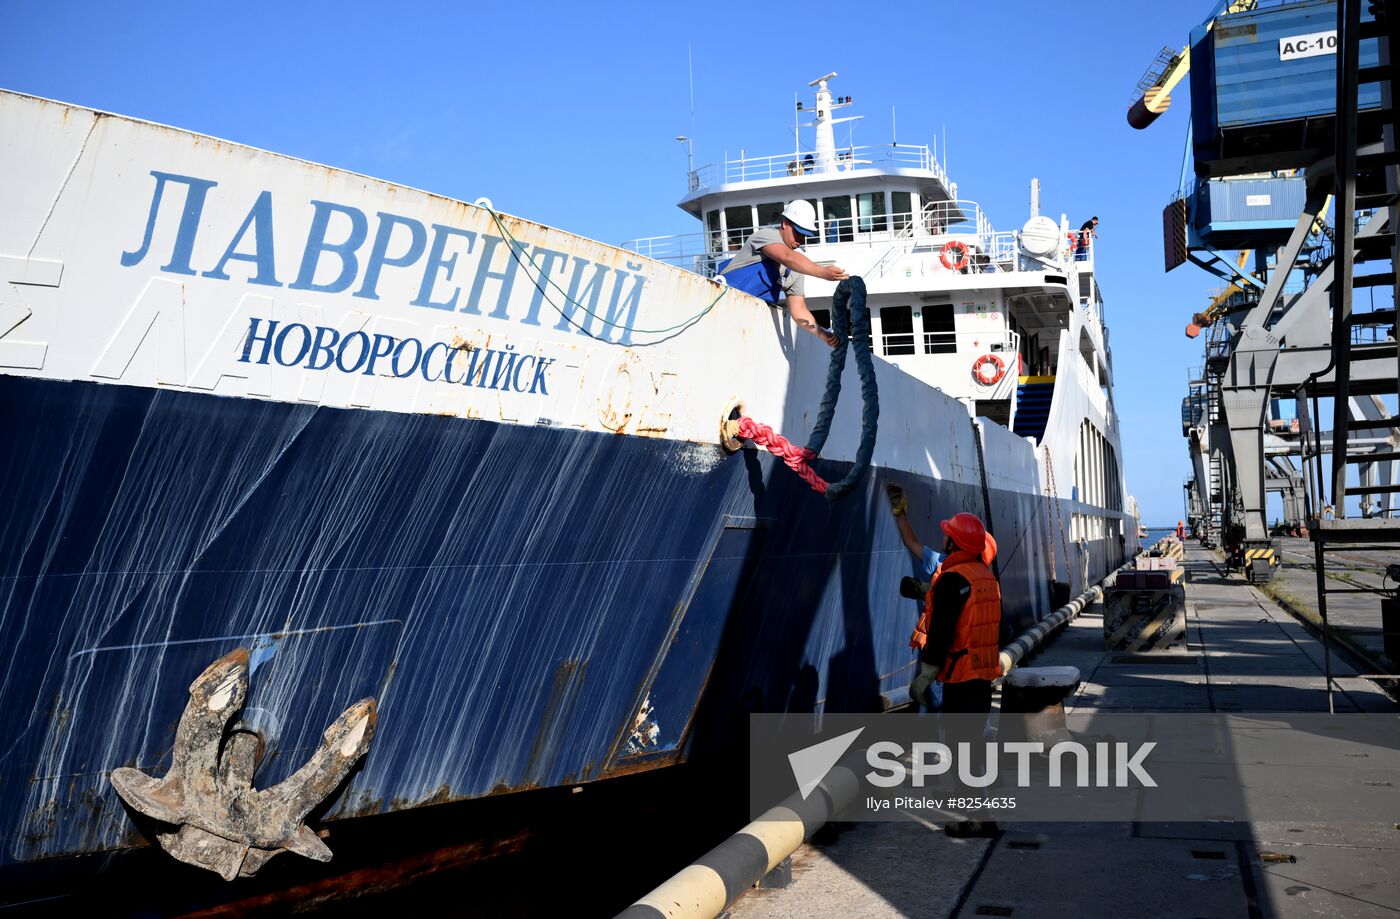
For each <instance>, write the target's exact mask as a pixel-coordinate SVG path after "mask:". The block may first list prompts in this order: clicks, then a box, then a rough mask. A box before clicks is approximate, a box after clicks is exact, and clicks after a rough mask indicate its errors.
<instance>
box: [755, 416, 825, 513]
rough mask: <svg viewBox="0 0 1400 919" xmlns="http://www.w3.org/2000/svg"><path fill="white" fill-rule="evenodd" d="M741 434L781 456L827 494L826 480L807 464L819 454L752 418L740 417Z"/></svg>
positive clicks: (811, 484)
mask: <svg viewBox="0 0 1400 919" xmlns="http://www.w3.org/2000/svg"><path fill="white" fill-rule="evenodd" d="M739 436H740V437H742V438H743V439H744V440H751V441H753V442H754V443H756V444H758V445H759V446H760V447H764V448H765V449H767V450H768V452H769V453H772V454H774V455H775V456H778V457H781V458H782V461H783V462H784V463H786V464H787V466H788V468H789V469H791V470H792V471H793V472H795V473H797V474H798V475H799V476H800V477H801V478H802V481H804V482H806V483H807V484H808V485H810V486H812V489H813V490H814V491H816V493H817V494H819V495H825V494H826V480H825V479H823V478H822V477H821V476H819V475H817V473H816V472H815V471H814V470H813V469H812V467H811V466H809V465H807V463H808V462H809V461H810V460H814V459H816V458H817V455H816V454H815V453H813V452H812V451H811V450H808V449H807V448H806V447H799V446H797V445H796V444H794V443H793V442H792V441H790V440H788V439H787V438H786V437H784V436H783V435H781V434H779V433H778V432H777V431H775V430H773V429H772V428H770V427H769V426H768V425H766V424H763V423H762V422H760V421H754V420H753V419H752V418H740V419H739Z"/></svg>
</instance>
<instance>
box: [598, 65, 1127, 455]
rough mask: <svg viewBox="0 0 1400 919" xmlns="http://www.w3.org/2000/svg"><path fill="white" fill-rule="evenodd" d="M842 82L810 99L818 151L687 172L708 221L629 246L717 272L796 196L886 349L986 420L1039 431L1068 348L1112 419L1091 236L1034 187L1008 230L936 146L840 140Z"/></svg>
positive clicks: (825, 290) (820, 284) (813, 254)
mask: <svg viewBox="0 0 1400 919" xmlns="http://www.w3.org/2000/svg"><path fill="white" fill-rule="evenodd" d="M834 76H835V74H828V75H827V76H825V77H822V78H820V79H818V80H814V81H812V85H813V86H816V87H817V93H816V106H815V108H813V109H804V108H803V106H802V104H801V103H798V116H799V119H800V118H802V117H804V116H807V115H811V116H812V119H813V120H812V121H811V123H809V124H808V125H807V127H812V128H815V143H814V144H813V146H812V147H811V148H810V149H809V150H806V151H804V150H803V149H802V148H801V145H800V144H799V145H798V146H797V147H796V148H794V149H792V150H789V151H786V152H783V153H779V154H773V155H765V156H757V157H754V156H749V155H748V154H747V153H746V152H741V153H740V155H739V157H738V158H737V159H730V158H726V159H724V160H722V161H721V162H718V163H713V164H710V165H706V166H702V167H699V168H694V169H691V170H690V171H689V173H688V183H687V192H686V194H685V196H684V197H682V198H681V200H680V201H679V202H678V206H679V207H680V208H681V209H682V210H684V211H685V212H686V213H688V214H690V215H691V216H693V217H695V218H696V219H697V220H699V221H700V223H701V229H700V230H699V231H697V232H693V233H687V234H678V235H669V236H654V237H648V238H643V239H635V240H631V241H629V242H626V243H624V244H623V245H624V246H625V247H626V248H629V249H632V250H633V251H635V252H637V253H639V254H641V255H645V256H648V257H650V258H655V259H659V260H662V261H668V262H671V263H674V264H677V265H679V266H680V267H683V268H686V269H688V270H691V271H694V272H696V273H699V274H702V275H705V276H707V277H708V276H713V275H714V274H716V273H717V272H718V271H719V269H720V268H721V267H722V266H723V265H724V263H725V262H726V261H727V260H728V259H729V258H731V257H732V256H733V255H734V253H735V252H737V251H738V250H739V248H740V247H741V246H743V244H744V241H745V240H747V239H748V238H749V236H750V235H751V234H752V233H753V232H754V231H755V230H757V229H758V228H760V227H766V226H773V225H776V224H778V223H779V222H780V221H781V217H782V212H783V209H784V207H785V206H786V204H787V203H788V202H790V201H793V200H795V199H802V200H806V201H807V202H809V203H810V204H811V205H812V207H813V209H814V210H815V212H816V215H817V226H816V228H815V229H816V233H815V234H814V235H813V236H812V237H810V238H809V239H808V240H807V244H806V245H805V246H804V247H803V251H804V253H805V254H806V255H807V257H808V258H810V259H811V260H812V261H814V262H816V263H817V264H819V265H831V264H835V265H839V266H840V267H841V268H843V269H845V270H846V271H847V272H848V273H849V274H851V275H859V276H861V277H863V278H864V279H865V283H866V286H867V289H868V292H869V299H868V304H869V307H870V313H871V326H872V334H873V336H874V346H875V352H876V353H877V354H879V355H880V356H881V357H883V358H884V359H886V360H888V361H890V362H891V363H894V364H896V365H897V366H899V367H900V368H901V369H902V370H904V371H905V372H906V373H908V374H910V375H912V376H915V377H917V378H919V379H922V380H924V381H925V382H927V383H929V384H930V385H933V386H935V387H937V388H939V389H941V390H943V391H944V392H945V393H947V394H948V395H951V396H954V397H956V398H959V399H962V400H964V401H965V402H967V404H968V406H969V408H970V409H971V410H972V411H974V412H975V413H976V414H979V415H983V416H985V417H988V418H991V419H992V420H995V421H997V422H999V423H1001V424H1004V425H1006V426H1008V427H1013V429H1014V430H1015V431H1016V432H1017V433H1020V434H1025V435H1026V436H1032V437H1034V438H1036V439H1040V438H1042V437H1043V435H1044V431H1045V426H1046V423H1047V420H1048V416H1049V413H1050V404H1051V400H1052V398H1053V395H1054V391H1055V382H1056V376H1057V374H1058V373H1059V371H1060V367H1061V364H1062V363H1068V362H1067V361H1065V360H1064V359H1063V358H1062V355H1064V356H1069V357H1072V358H1073V359H1074V360H1073V365H1072V366H1069V367H1066V372H1068V373H1069V375H1070V378H1071V379H1073V380H1075V384H1076V387H1077V388H1080V389H1082V390H1084V391H1085V392H1086V394H1087V397H1088V400H1089V401H1090V402H1091V403H1093V404H1095V405H1096V407H1097V408H1098V409H1099V410H1100V412H1101V413H1102V414H1104V415H1106V414H1107V401H1108V395H1107V394H1108V392H1109V390H1110V389H1111V366H1112V365H1111V359H1110V356H1109V352H1108V348H1107V342H1106V335H1105V331H1104V328H1103V323H1102V321H1101V305H1100V304H1101V298H1100V294H1099V290H1098V285H1097V282H1096V279H1095V273H1094V256H1095V251H1094V245H1093V242H1094V241H1093V239H1092V238H1089V239H1081V238H1080V237H1079V234H1078V233H1077V232H1074V231H1072V230H1071V226H1070V224H1069V222H1068V219H1067V218H1066V217H1065V216H1061V217H1060V219H1059V220H1058V221H1056V220H1054V219H1052V218H1050V217H1045V216H1039V204H1038V198H1039V191H1038V189H1039V186H1038V183H1035V184H1034V185H1033V190H1032V200H1033V204H1032V215H1031V220H1030V221H1029V222H1027V223H1026V224H1025V225H1024V226H1022V227H1021V228H1020V229H1019V230H1010V231H1003V230H998V229H996V227H995V226H994V225H993V223H992V221H991V219H990V218H989V217H988V216H987V214H986V213H985V212H984V211H983V209H982V207H981V206H980V205H979V204H978V203H977V202H976V201H973V200H969V199H966V198H963V197H960V196H959V193H958V185H957V183H956V182H954V181H952V179H951V178H949V175H948V170H947V167H946V164H945V163H943V162H940V161H939V159H938V157H937V155H936V152H937V151H936V150H935V149H933V148H931V147H929V146H925V145H918V144H900V143H897V142H894V141H893V140H892V141H891V142H890V143H888V144H880V145H869V146H853V145H849V144H848V145H847V146H845V147H838V146H837V145H836V143H835V132H834V129H833V126H834V125H836V124H839V123H841V122H843V121H852V120H855V118H854V117H852V118H837V117H834V115H833V113H834V112H836V111H838V110H840V109H842V108H844V107H846V106H848V105H850V104H851V97H849V96H835V95H833V94H832V92H831V90H830V88H829V86H828V82H829V80H830V79H831V78H832V77H834ZM856 117H858V116H856ZM799 126H801V125H799ZM800 136H801V135H800V133H799V137H800ZM685 140H687V141H688V138H687V139H685ZM945 156H946V150H945ZM805 287H806V294H807V305H808V307H809V308H810V309H811V310H812V314H813V316H814V317H815V318H816V320H817V321H818V322H819V323H821V324H823V325H827V324H829V321H830V311H829V308H828V307H829V298H830V296H831V295H832V294H833V293H834V291H835V284H834V283H832V282H828V281H822V280H819V279H816V278H810V277H809V278H807V279H806V281H805ZM1018 406H1019V408H1020V411H1021V414H1022V417H1021V419H1020V421H1019V423H1018V422H1017V420H1016V415H1017V413H1018Z"/></svg>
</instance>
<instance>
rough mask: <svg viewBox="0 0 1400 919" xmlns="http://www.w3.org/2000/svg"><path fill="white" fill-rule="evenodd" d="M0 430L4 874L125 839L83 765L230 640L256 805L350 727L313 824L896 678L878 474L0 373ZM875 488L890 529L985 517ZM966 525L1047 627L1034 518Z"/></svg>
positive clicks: (894, 683) (149, 729) (493, 786)
mask: <svg viewBox="0 0 1400 919" xmlns="http://www.w3.org/2000/svg"><path fill="white" fill-rule="evenodd" d="M0 430H3V431H5V432H6V434H7V436H6V438H5V440H4V446H3V447H2V448H0V469H3V473H4V482H5V488H6V494H7V505H8V506H7V513H6V515H5V518H4V522H3V525H0V565H3V570H2V571H0V725H3V727H0V739H3V746H0V838H4V839H6V840H7V841H8V842H7V843H6V845H5V849H4V852H3V856H0V857H3V861H4V862H6V863H9V862H15V861H20V862H23V861H29V860H33V859H39V858H46V857H53V856H61V855H71V854H76V853H83V852H92V851H100V850H106V849H112V848H118V847H122V846H126V845H131V844H135V843H138V842H139V841H140V836H139V834H137V832H136V830H135V827H134V825H133V824H132V822H131V820H130V818H129V816H128V815H127V813H126V812H125V811H124V810H123V808H122V807H121V805H120V803H119V801H118V799H117V798H116V796H115V793H114V792H113V791H112V788H111V785H110V782H109V779H108V776H109V774H110V771H111V770H112V769H113V768H116V767H119V766H124V765H125V766H136V767H139V768H142V769H145V770H148V771H151V772H157V773H158V772H161V771H163V770H164V769H165V768H166V765H167V764H168V761H169V753H170V744H171V741H172V739H173V734H174V725H175V722H176V721H177V720H178V718H179V714H180V711H181V710H182V708H183V707H184V704H185V701H186V688H187V686H188V683H189V681H190V680H192V679H193V678H194V677H195V676H196V675H197V674H198V673H199V672H200V671H201V670H202V668H203V667H204V666H205V665H207V664H208V663H209V662H210V661H212V660H214V659H215V658H217V657H219V656H221V655H223V654H225V653H226V652H228V651H229V650H231V649H233V648H235V647H239V646H243V647H248V648H250V649H251V651H252V688H251V691H250V695H249V698H248V702H247V705H246V708H245V715H244V720H245V722H247V723H248V724H250V725H252V726H253V727H255V728H256V729H257V730H258V731H259V732H260V733H261V734H262V735H263V737H264V739H265V740H266V741H267V742H268V756H267V757H266V759H265V760H264V762H263V765H262V767H261V769H260V772H259V775H258V784H259V785H260V786H263V785H266V784H269V783H271V782H275V781H277V780H279V779H280V778H283V777H285V776H286V775H287V774H289V773H290V772H291V771H293V770H294V769H295V768H296V767H297V766H299V765H300V764H301V763H302V762H303V761H304V760H305V758H306V757H307V756H308V755H309V753H310V752H311V750H312V749H313V748H314V747H315V746H316V744H317V743H318V742H319V740H320V732H321V731H322V730H323V729H324V728H325V726H326V725H327V724H329V723H330V722H331V721H332V720H333V719H334V717H335V716H336V714H338V713H339V712H340V711H341V710H342V709H343V708H345V707H346V706H347V705H349V704H350V703H352V702H354V701H355V700H357V699H359V698H362V697H364V696H376V697H378V698H379V699H380V705H381V707H380V721H379V728H378V733H377V735H376V737H375V739H374V742H373V745H372V746H371V748H370V752H369V754H368V756H367V758H366V761H365V763H364V764H363V768H362V769H361V770H359V771H358V772H357V773H356V774H355V775H354V776H353V777H352V779H351V781H350V784H349V787H348V788H347V789H346V790H345V792H344V793H343V794H342V795H341V796H340V797H339V798H338V799H337V801H336V803H335V805H334V807H333V809H332V810H331V811H330V813H329V815H328V816H329V817H330V818H336V817H344V816H352V815H354V816H359V815H367V814H374V813H379V812H383V811H387V810H397V809H404V808H410V807H415V806H419V805H423V804H429V803H435V802H440V801H446V800H457V799H463V798H472V797H479V796H483V795H489V794H494V793H500V792H505V791H513V790H518V789H526V788H532V787H540V786H553V785H562V784H573V783H582V782H588V781H591V780H595V779H598V778H600V777H604V776H607V775H610V774H616V773H619V772H625V771H630V770H634V769H639V768H647V767H655V766H660V765H665V764H667V763H670V762H674V761H676V760H677V759H679V758H682V757H685V756H699V755H703V754H704V752H705V751H707V750H714V749H718V748H720V747H722V746H723V745H724V743H725V742H726V740H727V739H731V738H732V737H734V736H742V731H743V730H745V724H744V721H743V714H744V713H746V712H748V711H757V710H762V711H784V710H790V711H807V710H813V709H818V708H824V709H827V710H842V711H847V710H862V709H869V708H871V707H872V706H874V705H876V704H878V702H879V696H880V693H881V692H882V691H889V690H897V689H898V688H899V687H902V686H904V685H905V684H907V682H908V679H909V676H910V667H911V665H912V662H913V657H912V654H911V652H909V651H908V650H907V637H908V634H909V632H910V629H911V626H912V623H913V620H914V617H915V615H916V608H915V604H914V603H912V602H911V601H908V600H902V599H900V598H899V596H898V582H899V580H900V578H901V577H902V576H904V575H906V574H910V573H913V565H912V559H911V558H910V556H909V554H908V553H907V552H906V551H905V549H904V548H903V546H902V545H901V543H900V540H899V536H898V533H897V531H896V530H895V527H894V525H893V523H892V520H891V518H890V515H889V512H888V507H887V506H886V505H885V503H884V499H883V495H882V493H881V490H882V488H883V484H884V480H883V478H882V474H881V472H880V471H879V470H875V471H874V472H873V473H872V475H870V476H869V477H868V478H867V480H866V481H865V482H864V484H863V486H862V487H861V488H858V489H857V491H856V492H855V493H854V494H852V495H850V496H849V497H847V498H846V499H844V500H842V501H839V502H837V503H835V504H828V503H827V502H826V501H825V500H823V499H822V498H820V497H818V496H817V495H816V494H814V493H813V492H811V491H810V490H809V489H808V488H807V486H806V485H804V484H803V483H802V482H801V481H800V480H798V479H797V477H796V476H794V475H792V474H791V472H790V471H788V470H787V469H786V468H784V467H782V466H781V464H776V465H775V463H774V461H773V458H772V457H771V456H769V455H768V454H766V453H764V454H759V453H756V452H754V451H752V450H748V451H743V452H742V453H741V454H739V455H736V456H732V457H725V456H724V455H723V454H722V453H721V452H720V451H719V449H718V448H717V447H710V446H704V445H695V444H685V443H677V442H673V441H668V440H662V439H648V438H641V437H623V436H611V435H605V434H595V433H586V432H580V431H575V430H563V429H559V428H550V427H543V426H519V425H502V424H497V423H492V422H484V421H471V420H462V419H457V418H440V417H434V416H424V415H411V414H395V413H386V412H368V411H357V410H343V409H333V408H324V407H317V406H310V405H307V406H299V405H293V404H285V403H279V402H270V401H258V400H248V399H236V398H221V397H214V396H201V395H195V394H187V393H180V392H173V391H163V390H156V389H149V388H137V387H127V386H109V385H97V384H92V383H72V382H53V381H43V380H36V379H31V378H23V377H13V376H7V377H0ZM817 467H818V470H819V471H820V472H821V473H822V474H823V475H824V476H826V477H828V478H838V477H840V476H841V475H843V474H844V472H845V469H844V468H843V466H842V465H841V464H828V463H823V462H818V464H817ZM901 479H902V480H903V481H904V484H905V485H906V486H907V487H909V488H910V491H911V494H912V506H913V511H912V517H911V519H913V520H915V521H923V520H930V521H931V520H936V519H938V518H939V517H941V516H947V515H949V514H951V513H954V512H956V511H959V510H972V511H977V512H980V511H981V510H982V508H983V506H984V495H983V493H982V490H981V489H980V488H976V487H970V486H966V485H958V484H954V483H949V482H943V481H935V480H922V481H909V480H908V479H907V477H901ZM986 500H987V501H989V502H990V504H991V507H992V510H993V522H994V528H995V532H996V533H997V535H998V538H999V540H1000V542H1001V546H1002V580H1003V585H1004V593H1005V596H1006V610H1005V616H1006V626H1007V631H1008V632H1010V631H1012V630H1013V629H1016V628H1019V627H1021V626H1024V625H1026V624H1027V623H1029V622H1031V621H1032V620H1033V619H1034V618H1035V617H1036V616H1037V615H1043V614H1044V613H1045V612H1047V611H1048V585H1047V584H1046V583H1045V580H1046V579H1045V571H1044V563H1043V561H1041V560H1039V559H1038V558H1037V557H1036V555H1035V553H1034V552H1033V551H1031V548H1032V546H1033V544H1036V543H1037V541H1038V539H1037V536H1036V534H1037V533H1039V532H1040V528H1041V527H1042V526H1044V517H1043V516H1042V515H1045V514H1046V513H1047V510H1046V504H1047V502H1046V499H1044V498H1042V497H1039V496H1035V495H1029V494H1023V493H1011V492H996V491H994V492H992V493H990V494H989V495H987V496H986ZM921 525H922V524H921ZM930 526H931V524H930ZM1094 551H1095V562H1094V567H1095V568H1096V569H1100V568H1102V566H1103V564H1105V563H1106V562H1107V561H1110V560H1112V559H1110V558H1108V556H1109V555H1112V554H1114V553H1116V552H1117V551H1118V549H1117V547H1116V546H1115V547H1104V546H1098V547H1095V550H1094ZM639 713H642V714H641V715H639Z"/></svg>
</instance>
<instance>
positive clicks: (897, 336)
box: [880, 329, 1021, 373]
mask: <svg viewBox="0 0 1400 919" xmlns="http://www.w3.org/2000/svg"><path fill="white" fill-rule="evenodd" d="M920 345H922V347H923V350H922V351H921V350H919V347H920ZM973 350H976V351H977V352H978V353H980V354H996V355H999V356H1000V357H1001V359H1002V361H1003V362H1004V363H1005V364H1006V372H1007V373H1018V372H1019V368H1018V365H1017V359H1018V358H1019V356H1020V351H1021V336H1020V334H1019V333H1017V332H1013V331H1011V330H1010V329H1003V330H1000V331H995V330H994V331H990V332H989V331H987V330H986V329H972V330H967V331H955V330H952V329H950V330H948V331H946V332H928V331H921V332H889V333H882V334H881V335H880V353H881V354H883V355H884V356H885V357H910V356H917V355H933V354H959V353H962V352H964V351H967V352H971V351H973Z"/></svg>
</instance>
